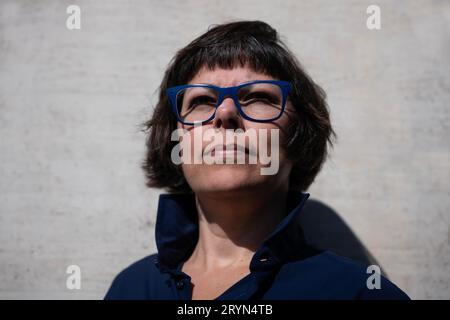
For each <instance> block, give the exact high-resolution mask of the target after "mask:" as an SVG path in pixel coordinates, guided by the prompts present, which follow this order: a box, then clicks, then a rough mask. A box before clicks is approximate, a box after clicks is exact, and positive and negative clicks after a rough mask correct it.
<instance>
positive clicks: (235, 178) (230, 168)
mask: <svg viewBox="0 0 450 320" xmlns="http://www.w3.org/2000/svg"><path fill="white" fill-rule="evenodd" d="M189 171H191V170H186V169H185V176H186V177H190V179H188V182H189V184H190V186H191V188H192V189H193V190H194V192H233V191H242V190H248V189H253V188H258V186H261V185H263V184H264V183H265V182H266V180H267V176H262V175H261V174H260V168H259V167H258V166H256V165H251V166H249V165H213V166H208V168H201V169H200V170H195V172H194V170H192V171H191V172H189Z"/></svg>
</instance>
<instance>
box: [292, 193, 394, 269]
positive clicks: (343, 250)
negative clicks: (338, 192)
mask: <svg viewBox="0 0 450 320" xmlns="http://www.w3.org/2000/svg"><path fill="white" fill-rule="evenodd" d="M298 221H299V223H300V225H301V227H302V229H303V232H304V234H305V238H306V240H307V241H308V243H309V244H311V245H312V246H315V247H317V248H320V249H324V250H329V251H332V252H334V253H336V254H338V255H341V256H344V257H347V258H350V259H353V260H355V261H357V262H360V263H362V264H363V265H366V266H368V265H372V264H375V265H378V266H379V267H380V269H381V271H382V274H383V275H386V273H385V272H384V270H383V268H382V266H381V265H380V264H379V263H378V262H377V260H376V259H375V258H374V256H373V255H372V254H371V253H370V252H369V250H367V248H366V247H365V246H364V245H363V243H362V242H361V241H360V240H359V239H358V237H357V236H356V235H355V234H354V233H353V231H352V230H351V229H350V227H349V226H348V225H347V224H346V223H345V221H344V220H343V219H342V218H341V217H340V216H339V214H338V213H337V212H336V211H334V210H333V209H331V208H330V207H328V206H327V205H325V204H324V203H322V202H320V201H318V200H313V199H308V201H306V203H305V206H304V207H303V209H302V212H301V213H300V214H299V218H298Z"/></svg>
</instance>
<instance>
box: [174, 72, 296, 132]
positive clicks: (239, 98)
mask: <svg viewBox="0 0 450 320" xmlns="http://www.w3.org/2000/svg"><path fill="white" fill-rule="evenodd" d="M291 88H292V84H291V83H290V82H287V81H278V80H257V81H251V82H246V83H243V84H240V85H238V86H234V87H225V88H221V87H217V86H214V85H209V84H188V85H182V86H176V87H171V88H168V89H167V91H166V92H167V95H168V97H169V101H170V104H171V106H172V111H173V112H174V113H175V115H176V117H177V120H178V121H179V122H181V123H183V124H185V125H194V124H196V123H200V124H202V123H205V122H209V121H211V120H212V119H214V116H215V114H216V110H217V108H218V107H219V106H220V105H221V104H222V102H223V100H224V99H225V98H226V97H228V96H231V98H232V99H233V101H234V104H235V106H236V108H237V109H238V111H239V114H240V115H241V116H242V117H243V118H244V119H247V120H249V121H254V122H270V121H274V120H276V119H278V118H279V117H281V115H282V114H283V112H284V109H285V106H286V100H287V98H288V94H289V91H290V90H291Z"/></svg>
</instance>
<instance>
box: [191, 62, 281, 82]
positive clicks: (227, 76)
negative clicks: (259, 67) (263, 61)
mask: <svg viewBox="0 0 450 320" xmlns="http://www.w3.org/2000/svg"><path fill="white" fill-rule="evenodd" d="M254 80H277V79H275V78H274V77H272V76H270V75H267V74H265V73H261V72H256V71H254V70H252V69H251V68H249V67H247V66H245V67H235V68H233V69H222V68H220V67H216V68H214V69H212V70H211V69H209V68H208V67H207V66H203V67H202V68H200V70H199V71H198V72H197V74H196V75H195V76H194V77H193V78H192V79H191V81H189V83H188V84H194V83H204V84H212V85H215V86H219V87H230V86H236V85H238V84H241V83H243V82H248V81H254Z"/></svg>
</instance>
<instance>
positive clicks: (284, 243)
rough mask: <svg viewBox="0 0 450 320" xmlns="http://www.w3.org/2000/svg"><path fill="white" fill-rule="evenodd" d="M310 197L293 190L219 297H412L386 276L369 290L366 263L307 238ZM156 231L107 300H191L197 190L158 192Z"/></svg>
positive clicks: (115, 285) (117, 278)
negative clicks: (303, 223)
mask: <svg viewBox="0 0 450 320" xmlns="http://www.w3.org/2000/svg"><path fill="white" fill-rule="evenodd" d="M308 197H309V194H308V193H294V192H290V193H289V196H288V211H287V212H288V214H287V215H286V216H285V217H284V219H283V220H282V221H281V222H280V223H279V225H278V226H277V227H276V229H275V230H274V231H273V232H272V233H271V234H270V235H269V236H268V237H267V238H266V239H265V241H264V242H263V243H262V245H261V246H260V248H259V249H258V250H257V251H256V252H255V254H254V255H253V257H252V260H251V262H250V273H249V274H248V275H246V276H245V277H244V278H242V279H241V280H239V281H238V282H236V283H235V284H234V285H232V286H231V287H230V288H228V289H227V290H226V291H225V292H223V293H222V294H221V295H220V296H219V297H217V298H216V299H217V300H236V299H237V300H245V299H290V300H292V299H409V298H408V296H407V295H406V294H405V293H404V292H403V291H401V290H400V289H399V288H397V287H396V286H395V285H394V284H393V283H392V282H390V281H389V280H388V279H386V278H385V277H383V276H381V286H380V289H369V288H368V286H367V284H366V283H367V279H368V277H369V276H371V275H372V273H367V269H366V267H365V266H363V265H360V264H359V263H356V262H354V261H352V260H350V259H347V258H344V257H341V256H338V255H336V254H334V253H332V252H329V251H321V250H318V249H315V248H313V247H311V246H309V245H308V244H307V243H306V241H305V239H304V236H303V232H302V230H301V228H300V226H299V224H298V222H297V217H298V215H299V213H300V211H301V209H302V207H303V205H304V204H305V202H306V200H307V199H308ZM155 236H156V245H157V249H158V253H157V254H153V255H150V256H147V257H146V258H143V259H142V260H139V261H137V262H135V263H134V264H132V265H131V266H129V267H128V268H126V269H125V270H123V271H122V272H121V273H119V275H118V276H117V277H116V278H115V279H114V281H113V283H112V285H111V287H110V289H109V291H108V293H107V294H106V296H105V299H169V300H173V299H175V300H191V299H192V291H191V282H190V280H191V278H190V277H189V275H187V274H185V273H184V272H182V271H181V269H182V264H183V262H184V261H186V260H187V259H188V258H189V256H190V253H192V251H193V249H194V247H195V245H196V243H197V239H198V218H197V211H196V207H195V198H194V195H193V194H177V195H174V194H162V195H160V198H159V203H158V212H157V219H156V227H155Z"/></svg>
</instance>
